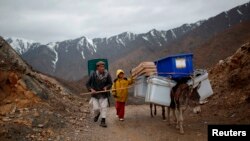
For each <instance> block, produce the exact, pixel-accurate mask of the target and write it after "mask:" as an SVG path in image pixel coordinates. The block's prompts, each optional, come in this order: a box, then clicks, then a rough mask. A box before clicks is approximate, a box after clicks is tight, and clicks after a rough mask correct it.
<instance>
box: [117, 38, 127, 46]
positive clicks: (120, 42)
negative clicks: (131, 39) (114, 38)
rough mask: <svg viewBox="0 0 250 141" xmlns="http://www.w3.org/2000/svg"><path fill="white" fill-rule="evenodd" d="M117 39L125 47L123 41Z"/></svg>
mask: <svg viewBox="0 0 250 141" xmlns="http://www.w3.org/2000/svg"><path fill="white" fill-rule="evenodd" d="M118 41H119V42H120V43H121V44H122V45H123V46H124V47H125V43H124V42H123V41H122V39H118Z"/></svg>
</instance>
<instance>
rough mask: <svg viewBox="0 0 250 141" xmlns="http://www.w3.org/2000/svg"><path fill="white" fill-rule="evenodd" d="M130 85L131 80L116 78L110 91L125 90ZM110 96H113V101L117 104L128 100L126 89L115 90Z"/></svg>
mask: <svg viewBox="0 0 250 141" xmlns="http://www.w3.org/2000/svg"><path fill="white" fill-rule="evenodd" d="M132 83H133V81H132V79H127V78H123V79H120V78H117V79H115V80H114V83H113V86H112V89H120V88H127V87H128V86H129V85H131V84H132ZM112 94H113V95H114V96H115V100H116V101H118V102H126V101H127V99H128V89H122V90H115V91H113V92H112Z"/></svg>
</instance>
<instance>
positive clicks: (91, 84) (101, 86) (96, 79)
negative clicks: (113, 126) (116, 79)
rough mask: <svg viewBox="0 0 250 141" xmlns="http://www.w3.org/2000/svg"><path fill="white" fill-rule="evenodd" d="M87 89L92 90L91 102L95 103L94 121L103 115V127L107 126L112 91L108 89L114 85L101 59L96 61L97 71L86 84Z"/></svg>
mask: <svg viewBox="0 0 250 141" xmlns="http://www.w3.org/2000/svg"><path fill="white" fill-rule="evenodd" d="M86 87H87V89H88V90H89V91H90V92H92V95H91V102H92V104H93V111H94V122H97V121H98V119H99V116H101V124H100V126H101V127H107V124H106V121H105V120H106V115H107V110H108V103H109V102H108V97H109V96H110V92H102V93H98V91H106V90H109V89H110V88H111V87H112V79H111V76H110V74H109V72H108V71H107V70H106V69H105V63H104V62H102V61H99V62H97V63H96V71H95V72H93V73H92V74H91V75H90V77H89V80H88V81H87V84H86Z"/></svg>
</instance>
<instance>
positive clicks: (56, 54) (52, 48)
mask: <svg viewBox="0 0 250 141" xmlns="http://www.w3.org/2000/svg"><path fill="white" fill-rule="evenodd" d="M47 47H48V48H49V49H50V50H52V51H53V52H54V53H55V58H54V59H53V60H52V63H53V66H52V67H53V71H54V72H55V70H56V64H57V61H58V52H57V51H56V48H58V44H57V43H55V42H51V43H48V44H47Z"/></svg>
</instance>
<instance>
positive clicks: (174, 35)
mask: <svg viewBox="0 0 250 141" xmlns="http://www.w3.org/2000/svg"><path fill="white" fill-rule="evenodd" d="M170 31H171V33H172V35H173V37H174V38H177V37H176V34H175V33H174V31H173V30H172V29H171V30H170Z"/></svg>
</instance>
